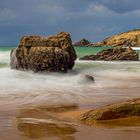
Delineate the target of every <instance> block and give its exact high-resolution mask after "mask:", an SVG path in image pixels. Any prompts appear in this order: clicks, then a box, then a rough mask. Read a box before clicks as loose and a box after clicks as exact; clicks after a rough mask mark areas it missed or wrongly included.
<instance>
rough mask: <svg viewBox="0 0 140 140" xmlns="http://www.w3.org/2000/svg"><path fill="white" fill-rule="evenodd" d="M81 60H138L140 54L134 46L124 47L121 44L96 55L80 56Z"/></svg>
mask: <svg viewBox="0 0 140 140" xmlns="http://www.w3.org/2000/svg"><path fill="white" fill-rule="evenodd" d="M80 60H105V61H111V60H133V61H138V60H139V55H138V53H137V52H136V51H134V50H132V48H130V47H128V48H123V47H121V46H117V47H114V48H112V49H107V50H103V51H101V52H99V53H97V54H96V55H88V56H84V57H82V58H80Z"/></svg>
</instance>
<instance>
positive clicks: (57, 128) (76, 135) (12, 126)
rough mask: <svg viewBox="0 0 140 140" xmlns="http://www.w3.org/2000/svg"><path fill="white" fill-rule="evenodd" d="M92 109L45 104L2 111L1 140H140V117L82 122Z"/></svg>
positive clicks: (0, 123)
mask: <svg viewBox="0 0 140 140" xmlns="http://www.w3.org/2000/svg"><path fill="white" fill-rule="evenodd" d="M88 110H90V108H88V109H87V108H86V109H82V108H78V107H77V106H76V105H66V106H62V105H60V106H55V107H45V106H44V105H43V106H38V107H33V108H31V107H27V108H26V107H25V108H23V109H20V110H18V111H17V110H16V111H12V112H10V111H8V112H7V111H5V112H1V116H0V140H15V139H17V140H32V139H38V140H93V139H94V140H98V139H100V140H112V139H113V140H118V139H119V140H125V139H127V140H139V137H140V117H131V118H125V119H117V120H111V121H99V122H94V123H92V124H81V123H80V122H78V121H77V118H79V116H80V115H81V114H83V113H85V112H87V111H88ZM2 114H3V115H2Z"/></svg>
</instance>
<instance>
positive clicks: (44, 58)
mask: <svg viewBox="0 0 140 140" xmlns="http://www.w3.org/2000/svg"><path fill="white" fill-rule="evenodd" d="M76 58H77V56H76V52H75V50H74V48H73V46H72V41H71V37H70V35H69V33H67V32H60V33H58V34H56V35H53V36H48V37H41V36H35V35H34V36H24V37H22V38H21V40H20V44H19V46H18V48H16V49H13V50H12V51H11V62H10V66H11V68H12V69H18V70H32V71H34V72H39V71H51V72H57V71H64V72H66V71H67V70H68V69H72V67H73V66H74V61H75V60H76Z"/></svg>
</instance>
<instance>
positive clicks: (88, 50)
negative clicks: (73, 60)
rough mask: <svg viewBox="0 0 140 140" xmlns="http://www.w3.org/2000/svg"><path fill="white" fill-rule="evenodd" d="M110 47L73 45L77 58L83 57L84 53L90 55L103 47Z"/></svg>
mask: <svg viewBox="0 0 140 140" xmlns="http://www.w3.org/2000/svg"><path fill="white" fill-rule="evenodd" d="M109 48H112V47H94V48H93V47H75V50H76V52H77V56H78V58H80V57H83V56H85V55H91V54H96V53H98V52H100V51H101V50H104V49H109Z"/></svg>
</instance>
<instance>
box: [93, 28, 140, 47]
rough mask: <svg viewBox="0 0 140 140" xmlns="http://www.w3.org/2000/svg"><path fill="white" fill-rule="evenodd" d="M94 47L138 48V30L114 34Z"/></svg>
mask: <svg viewBox="0 0 140 140" xmlns="http://www.w3.org/2000/svg"><path fill="white" fill-rule="evenodd" d="M94 45H95V46H125V47H140V29H136V30H132V31H128V32H124V33H121V34H116V35H114V36H111V37H108V38H106V39H104V40H103V41H101V42H98V43H96V44H94Z"/></svg>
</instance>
